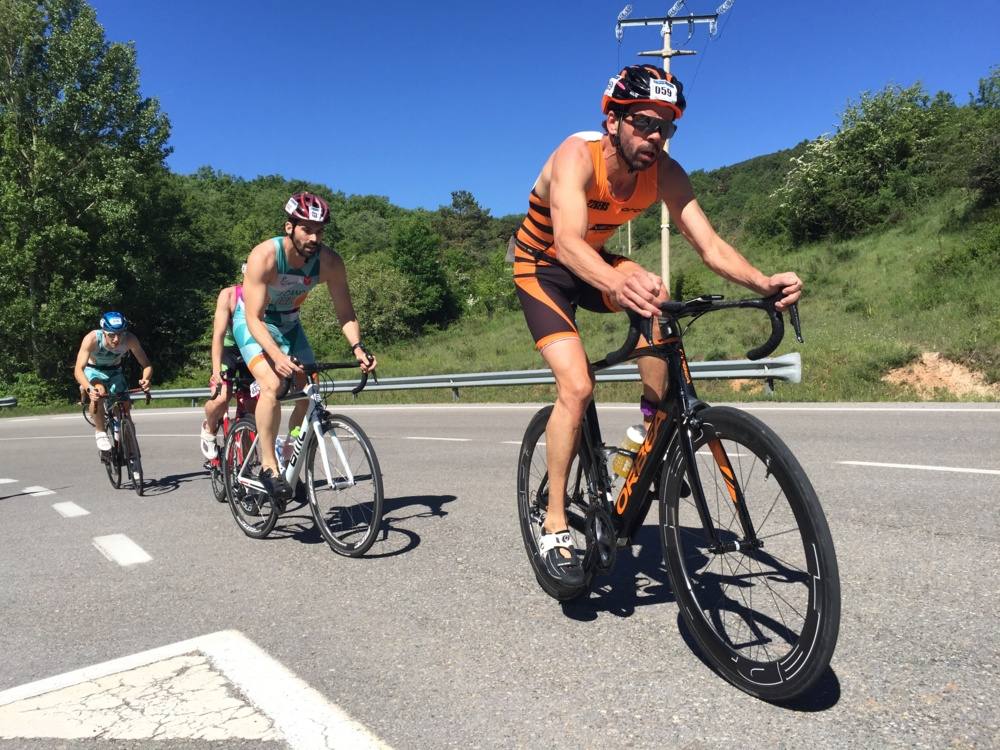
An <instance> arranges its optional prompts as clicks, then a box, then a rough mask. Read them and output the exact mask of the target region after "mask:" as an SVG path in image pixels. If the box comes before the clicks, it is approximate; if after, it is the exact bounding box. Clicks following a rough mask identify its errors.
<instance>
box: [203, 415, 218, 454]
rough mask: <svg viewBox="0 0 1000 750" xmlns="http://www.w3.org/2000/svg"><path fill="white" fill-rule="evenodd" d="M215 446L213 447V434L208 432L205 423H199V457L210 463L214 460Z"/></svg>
mask: <svg viewBox="0 0 1000 750" xmlns="http://www.w3.org/2000/svg"><path fill="white" fill-rule="evenodd" d="M215 453H216V445H215V433H214V432H209V430H208V425H207V424H206V423H205V422H202V423H201V455H203V456H204V457H205V458H207V459H208V460H209V461H211V460H212V459H213V458H215Z"/></svg>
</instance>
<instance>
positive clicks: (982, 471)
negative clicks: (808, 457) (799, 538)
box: [837, 461, 1000, 476]
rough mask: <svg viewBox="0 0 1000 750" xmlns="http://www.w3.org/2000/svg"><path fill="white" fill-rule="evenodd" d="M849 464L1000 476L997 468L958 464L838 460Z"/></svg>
mask: <svg viewBox="0 0 1000 750" xmlns="http://www.w3.org/2000/svg"><path fill="white" fill-rule="evenodd" d="M837 463H838V464H845V465H847V466H875V467H877V468H882V469H917V470H918V471H950V472H955V473H958V474H992V475H994V476H1000V470H997V469H963V468H960V467H957V466H922V465H920V464H883V463H876V462H874V461H837Z"/></svg>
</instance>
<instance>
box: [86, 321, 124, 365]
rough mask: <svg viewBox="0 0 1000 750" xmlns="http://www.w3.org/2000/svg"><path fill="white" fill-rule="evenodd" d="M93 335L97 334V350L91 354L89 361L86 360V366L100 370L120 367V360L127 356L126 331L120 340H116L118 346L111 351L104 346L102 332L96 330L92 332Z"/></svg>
mask: <svg viewBox="0 0 1000 750" xmlns="http://www.w3.org/2000/svg"><path fill="white" fill-rule="evenodd" d="M94 333H96V334H97V348H96V349H95V350H94V351H93V352H91V354H90V359H89V360H87V364H88V365H89V366H91V367H98V368H102V369H108V368H111V367H120V366H121V363H122V358H123V357H124V356H125V355H126V354H128V337H129V333H128V332H127V331H126V332H125V333H123V334H122V336H121V338H120V339H119V340H118V346H116V347H114V348H112V349H109V348H108V347H107V346H106V345H105V342H104V331H102V330H100V329H99V328H98V329H97V330H95V331H94Z"/></svg>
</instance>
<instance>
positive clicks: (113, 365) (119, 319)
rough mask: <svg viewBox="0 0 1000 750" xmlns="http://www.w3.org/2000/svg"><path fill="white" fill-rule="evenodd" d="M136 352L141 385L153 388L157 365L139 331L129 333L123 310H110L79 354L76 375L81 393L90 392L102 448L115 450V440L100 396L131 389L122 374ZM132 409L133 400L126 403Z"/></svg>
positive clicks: (84, 342)
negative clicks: (124, 363) (99, 404)
mask: <svg viewBox="0 0 1000 750" xmlns="http://www.w3.org/2000/svg"><path fill="white" fill-rule="evenodd" d="M129 352H132V355H133V356H134V357H135V359H136V361H137V362H138V363H139V364H140V365H141V366H142V377H141V378H140V379H139V387H140V388H142V389H143V390H144V391H148V390H149V379H150V378H151V377H152V376H153V366H152V365H151V364H150V363H149V357H147V356H146V352H145V351H143V348H142V344H140V343H139V339H137V338H136V337H135V334H133V333H129V331H128V321H127V320H125V316H124V315H122V314H121V313H119V312H106V313H104V315H102V316H101V327H100V328H98V329H96V330H93V331H91V332H90V333H88V334H87V335H86V336H84V337H83V341H82V342H80V351H79V352H77V355H76V367H75V368H74V369H73V375H74V376H75V377H76V382H77V383H79V384H80V391H81V393H82V392H84V391H86V392H87V394H88V395H89V396H90V416H91V418H92V419H93V420H94V426H95V427H96V428H97V430H96V432H95V433H94V438H95V439H96V440H97V447H98V449H99V450H102V451H109V450H111V441H110V440H109V439H108V433H107V431H106V429H105V424H104V411H103V410H102V409H98V408H97V402H98V400H99V399H100V398H102V397H104V396H106V395H107V394H109V393H124V392H125V391H127V390H128V384H127V383H126V382H125V375H124V374H123V373H122V359H123V358H124V357H125V355H126V354H128V353H129ZM124 406H125V408H126V409H128V407H129V402H127V401H126V402H125V404H124Z"/></svg>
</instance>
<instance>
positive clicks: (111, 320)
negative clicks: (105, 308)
mask: <svg viewBox="0 0 1000 750" xmlns="http://www.w3.org/2000/svg"><path fill="white" fill-rule="evenodd" d="M101 330H102V331H107V332H108V333H124V332H125V331H127V330H128V321H127V320H125V316H124V315H122V314H121V313H120V312H106V313H104V315H102V316H101Z"/></svg>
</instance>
